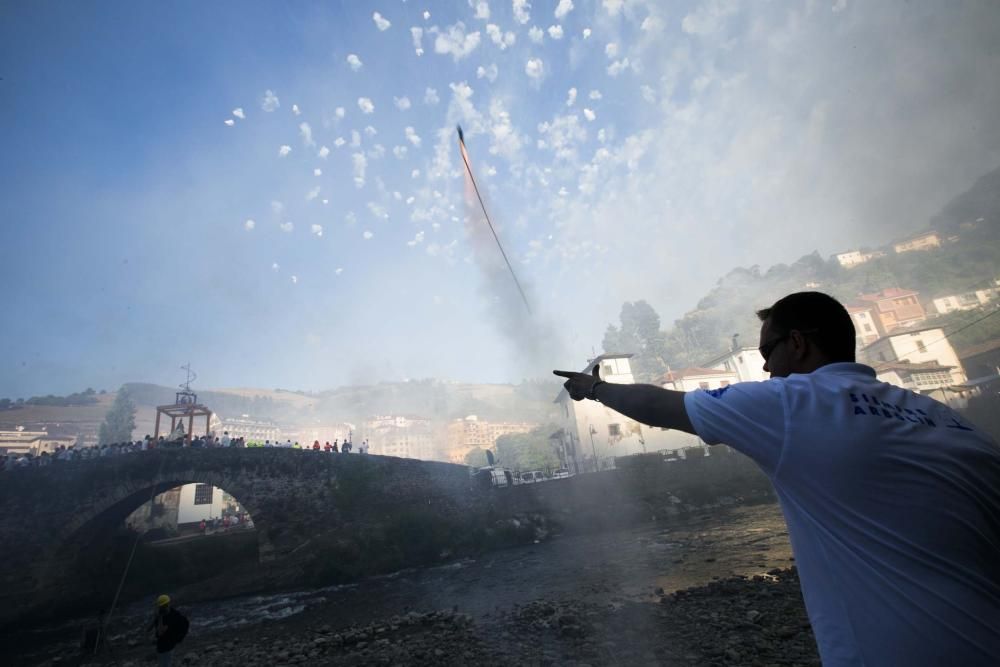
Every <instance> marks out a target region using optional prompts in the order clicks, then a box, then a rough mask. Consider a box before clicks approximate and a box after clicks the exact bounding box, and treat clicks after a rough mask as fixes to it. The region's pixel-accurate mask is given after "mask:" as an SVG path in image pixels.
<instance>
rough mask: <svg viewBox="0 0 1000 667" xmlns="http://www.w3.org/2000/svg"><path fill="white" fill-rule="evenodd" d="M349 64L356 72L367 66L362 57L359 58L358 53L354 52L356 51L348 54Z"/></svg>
mask: <svg viewBox="0 0 1000 667" xmlns="http://www.w3.org/2000/svg"><path fill="white" fill-rule="evenodd" d="M347 64H348V65H349V66H350V68H351V69H352V70H354V71H355V72H357V71H358V70H359V69H361V68H362V67H364V66H365V64H364V63H363V62H361V58H359V57H358V56H357V54H354V53H350V54H348V56H347Z"/></svg>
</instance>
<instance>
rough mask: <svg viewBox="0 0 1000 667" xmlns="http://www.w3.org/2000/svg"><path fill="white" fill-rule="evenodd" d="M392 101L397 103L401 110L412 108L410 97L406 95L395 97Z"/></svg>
mask: <svg viewBox="0 0 1000 667" xmlns="http://www.w3.org/2000/svg"><path fill="white" fill-rule="evenodd" d="M392 103H393V104H395V105H396V108H397V109H399V110H400V111H406V110H407V109H409V108H410V98H409V97H406V96H405V95H404V96H403V97H393V98H392Z"/></svg>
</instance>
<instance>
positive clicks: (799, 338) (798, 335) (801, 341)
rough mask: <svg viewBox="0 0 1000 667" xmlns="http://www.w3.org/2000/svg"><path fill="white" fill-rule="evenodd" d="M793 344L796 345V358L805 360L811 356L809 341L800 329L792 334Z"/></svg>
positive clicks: (794, 330)
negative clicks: (807, 356)
mask: <svg viewBox="0 0 1000 667" xmlns="http://www.w3.org/2000/svg"><path fill="white" fill-rule="evenodd" d="M791 339H792V342H793V343H794V344H795V356H796V358H798V359H804V358H805V357H806V355H808V354H809V339H808V338H806V337H805V336H803V335H802V332H800V331H799V330H798V329H793V330H792V332H791Z"/></svg>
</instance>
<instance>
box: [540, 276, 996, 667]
mask: <svg viewBox="0 0 1000 667" xmlns="http://www.w3.org/2000/svg"><path fill="white" fill-rule="evenodd" d="M757 314H758V316H759V317H760V319H761V321H762V325H761V329H760V352H761V355H762V356H763V357H764V360H765V361H764V370H765V371H767V372H769V373H770V374H771V379H770V380H768V381H766V382H741V383H738V384H734V385H730V386H729V387H726V388H724V389H716V390H712V391H693V392H689V393H684V392H677V391H669V390H667V389H663V388H661V387H657V386H654V385H641V384H631V385H626V384H612V383H607V382H604V381H603V380H601V379H600V377H599V376H598V370H597V368H595V369H594V374H593V375H591V374H586V373H575V372H567V371H555V373H556V375H559V376H561V377H566V378H568V380H567V381H566V383H565V387H566V390H567V392H569V395H570V397H572V398H573V399H574V400H582V399H584V398H588V399H591V400H597V401H600V402H601V403H603V404H605V405H607V406H608V407H610V408H612V409H614V410H617V411H618V412H621V413H622V414H624V415H626V416H628V417H631V418H633V419H635V420H637V421H640V422H643V423H645V424H649V425H650V426H658V427H664V428H673V429H678V430H681V431H686V432H688V433H693V434H696V435H698V436H699V437H700V438H701V439H702V440H704V441H705V442H707V443H709V444H718V443H725V444H727V445H729V446H731V447H733V448H734V449H736V450H738V451H740V452H742V453H744V454H746V455H747V456H749V457H750V458H752V459H753V460H754V461H755V462H756V463H757V464H758V465H759V466H760V468H761V469H762V470H763V471H764V472H765V473H766V474H767V475H768V477H769V478H770V479H771V482H772V484H773V485H774V489H775V491H776V492H777V495H778V498H779V500H780V503H781V508H782V511H783V512H784V515H785V521H786V522H787V524H788V533H789V536H790V539H791V542H792V548H793V550H794V552H795V555H796V562H797V563H798V569H799V577H800V581H801V584H802V593H803V597H804V599H805V603H806V609H807V611H808V613H809V619H810V622H811V623H812V626H813V631H814V633H815V635H816V641H817V643H818V645H819V653H820V657H821V658H822V660H823V664H824V665H826V666H827V667H830V666H831V665H870V666H879V667H880V666H882V665H907V666H919V665H963V666H969V665H997V664H1000V447H998V446H997V444H996V443H995V442H994V441H993V440H992V439H990V438H989V437H988V436H986V435H985V434H983V433H982V432H981V431H980V430H979V429H978V428H977V427H976V426H974V425H972V424H970V423H968V422H966V421H965V420H964V419H963V418H962V417H961V416H959V415H958V414H956V413H955V412H953V411H952V410H951V409H950V408H948V407H946V406H945V405H942V404H941V403H938V402H937V401H934V400H933V399H931V398H928V397H926V396H922V395H920V394H916V393H914V392H911V391H907V390H906V389H902V388H900V387H895V386H893V385H889V384H886V383H884V382H880V381H878V380H877V379H875V371H874V370H873V369H872V368H870V367H868V366H864V365H862V364H858V363H855V361H854V348H855V338H854V325H853V323H852V321H851V318H850V316H849V315H848V314H847V311H846V310H845V309H844V307H843V306H842V305H841V304H840V303H838V302H837V301H836V300H835V299H833V298H832V297H829V296H827V295H825V294H821V293H819V292H799V293H796V294H791V295H789V296H786V297H784V298H783V299H781V300H779V301H778V302H777V303H775V304H774V305H773V306H772V307H770V308H766V309H764V310H762V311H760V312H758V313H757Z"/></svg>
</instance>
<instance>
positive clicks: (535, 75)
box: [524, 58, 545, 81]
mask: <svg viewBox="0 0 1000 667" xmlns="http://www.w3.org/2000/svg"><path fill="white" fill-rule="evenodd" d="M524 73H525V74H527V75H528V77H529V78H531V79H534V80H535V81H540V80H541V79H542V77H543V76H545V64H544V63H543V62H542V59H541V58H529V59H528V62H526V63H525V64H524Z"/></svg>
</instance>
